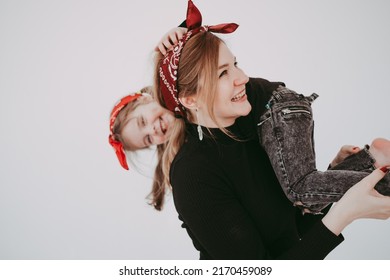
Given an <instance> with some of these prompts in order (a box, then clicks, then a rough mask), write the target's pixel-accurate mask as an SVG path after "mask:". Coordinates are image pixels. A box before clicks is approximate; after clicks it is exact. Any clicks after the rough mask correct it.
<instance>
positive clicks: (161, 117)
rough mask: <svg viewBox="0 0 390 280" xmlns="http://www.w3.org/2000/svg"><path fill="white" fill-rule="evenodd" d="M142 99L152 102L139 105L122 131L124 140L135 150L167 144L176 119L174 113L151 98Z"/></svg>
mask: <svg viewBox="0 0 390 280" xmlns="http://www.w3.org/2000/svg"><path fill="white" fill-rule="evenodd" d="M140 98H147V99H149V98H150V102H148V103H144V104H140V105H138V107H137V108H136V109H135V110H134V111H133V112H132V113H131V114H129V116H128V119H129V121H128V123H127V124H126V125H125V127H124V128H123V130H122V138H123V140H124V141H125V142H126V143H129V144H130V146H131V147H133V148H134V149H142V148H146V147H149V146H151V145H158V144H162V143H164V142H166V141H167V140H168V139H169V136H170V134H171V127H172V123H173V121H174V119H175V117H174V116H173V113H172V112H170V111H168V110H167V109H165V108H163V107H161V106H160V105H159V104H158V103H157V102H156V101H154V100H152V98H151V97H150V96H143V97H140Z"/></svg>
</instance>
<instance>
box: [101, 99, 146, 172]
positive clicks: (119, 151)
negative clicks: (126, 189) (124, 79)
mask: <svg viewBox="0 0 390 280" xmlns="http://www.w3.org/2000/svg"><path fill="white" fill-rule="evenodd" d="M141 96H142V94H141V93H135V94H131V95H128V96H125V97H123V98H122V99H121V100H119V102H118V103H117V104H116V105H115V106H114V108H113V109H112V111H111V115H110V135H109V136H108V142H109V143H110V145H111V146H112V147H113V148H114V150H115V153H116V156H117V157H118V160H119V163H120V164H121V165H122V167H123V168H124V169H126V170H129V166H128V165H127V160H126V154H125V150H124V149H123V144H122V142H120V141H117V140H115V136H114V124H115V120H116V118H117V117H118V114H119V113H120V111H121V110H122V109H123V108H124V107H125V106H126V105H127V104H129V103H130V102H133V101H134V100H136V99H138V98H139V97H141Z"/></svg>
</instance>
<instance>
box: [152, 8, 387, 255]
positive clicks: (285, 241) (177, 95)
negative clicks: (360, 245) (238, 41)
mask: <svg viewBox="0 0 390 280" xmlns="http://www.w3.org/2000/svg"><path fill="white" fill-rule="evenodd" d="M194 10H195V8H194V6H193V5H192V2H191V1H189V10H188V11H189V13H188V14H189V15H190V17H187V25H188V28H189V32H188V33H187V34H186V35H185V36H184V37H183V40H181V41H180V42H179V44H178V46H177V47H175V48H174V50H173V51H172V52H168V53H167V55H166V56H165V57H161V58H160V59H158V60H157V63H156V71H155V75H156V81H155V86H156V92H155V93H156V94H157V98H158V100H159V102H160V103H161V104H162V105H163V106H165V107H167V108H168V109H170V110H171V111H172V112H174V113H175V114H176V115H179V116H180V117H181V118H177V119H176V120H175V122H174V124H173V130H172V134H171V137H170V140H169V141H168V143H167V147H166V149H165V151H164V154H163V158H162V170H163V173H164V177H165V183H166V184H167V185H168V184H171V185H172V190H173V197H174V203H175V206H176V209H177V211H178V213H179V218H180V219H181V220H182V221H183V227H185V228H186V229H187V232H188V234H189V236H190V237H191V238H192V240H193V244H194V246H195V247H196V248H197V249H198V250H199V251H200V258H201V259H241V258H242V259H267V258H272V259H276V258H283V259H290V258H293V259H321V258H324V257H325V256H326V255H327V254H328V253H329V252H330V251H331V250H332V249H333V248H334V247H336V246H337V245H338V244H339V243H340V242H341V241H342V239H343V238H342V236H341V235H340V233H341V231H342V230H343V229H344V228H345V227H346V226H347V225H348V224H349V223H350V222H352V221H353V220H355V219H358V218H363V217H371V218H388V217H389V216H390V198H388V197H384V196H381V195H379V194H378V193H377V192H376V191H374V190H372V188H373V186H374V185H375V183H376V182H377V181H378V180H379V179H380V178H382V177H383V176H384V174H385V172H387V168H380V169H377V170H375V171H374V172H372V173H371V175H369V176H367V177H365V178H364V179H363V180H362V181H360V182H359V183H357V184H355V186H354V187H353V188H352V189H351V190H349V191H347V193H346V194H345V195H344V196H343V198H342V199H340V201H339V202H338V203H337V204H336V206H335V207H334V208H332V209H331V210H330V211H329V213H328V214H326V215H325V216H323V217H322V216H320V215H304V216H302V215H298V213H297V208H296V207H293V206H292V205H291V203H290V202H289V201H288V200H287V199H286V196H285V195H284V194H283V192H282V190H281V188H280V185H279V182H278V179H277V178H276V176H275V173H274V171H273V167H272V165H271V163H270V162H269V159H268V156H267V154H266V153H265V152H264V150H263V149H262V148H261V147H260V145H259V144H258V137H257V134H256V133H254V132H255V131H256V123H258V120H259V118H260V116H261V115H264V113H266V112H265V111H266V105H267V104H268V101H269V100H270V98H271V96H272V94H273V93H275V92H278V91H280V90H281V89H280V86H281V85H282V84H281V83H272V82H269V81H267V80H264V79H248V77H247V76H246V75H245V74H244V73H243V71H242V70H241V69H239V68H238V67H237V64H236V61H235V57H234V56H233V55H232V53H231V52H230V50H229V49H228V48H227V47H226V45H225V44H224V43H223V42H222V41H221V40H220V39H219V38H218V37H216V36H215V35H213V34H212V33H210V32H209V31H210V30H211V31H224V32H225V31H228V32H231V31H234V29H233V30H232V29H231V27H232V25H231V24H230V25H218V26H214V27H204V26H200V22H199V20H197V21H195V22H193V21H192V20H191V18H196V19H199V16H194V17H193V15H191V11H194ZM188 14H187V15H188ZM172 74H173V75H172ZM268 107H270V106H268ZM366 160H367V159H366ZM368 161H369V162H370V164H371V163H372V159H370V158H368ZM344 172H346V171H344ZM366 175H367V174H364V175H363V176H362V177H364V176H366ZM345 176H346V175H345ZM374 178H376V179H374ZM335 181H337V180H335ZM342 187H344V186H342ZM350 187H351V186H350V185H349V186H347V187H344V192H345V191H346V190H347V189H348V188H350ZM340 196H341V195H340ZM355 203H356V204H355ZM327 210H328V209H325V211H324V212H325V213H326V212H327Z"/></svg>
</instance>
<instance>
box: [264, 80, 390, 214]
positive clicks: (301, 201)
mask: <svg viewBox="0 0 390 280" xmlns="http://www.w3.org/2000/svg"><path fill="white" fill-rule="evenodd" d="M317 97H318V95H317V94H315V93H313V94H312V95H311V96H303V95H301V94H298V93H296V92H294V91H292V90H289V89H287V88H285V87H282V86H280V87H279V88H278V89H277V90H275V91H274V92H273V94H272V97H271V99H270V100H269V102H268V103H267V105H266V108H267V110H266V112H265V113H264V114H263V115H262V116H261V117H260V122H259V124H258V135H259V140H260V144H261V146H262V147H263V148H264V149H265V151H266V152H267V154H268V157H269V158H270V161H271V164H272V166H273V168H274V171H275V174H276V176H277V178H278V180H279V183H280V184H281V186H282V188H283V191H284V193H285V194H286V195H287V197H288V199H289V200H291V202H293V203H294V205H296V206H298V207H300V208H301V209H302V211H303V212H311V213H316V214H319V213H321V210H322V209H323V208H325V207H326V206H327V205H329V204H330V203H333V202H336V201H338V200H339V199H340V198H341V197H342V196H343V194H344V193H345V192H346V191H347V190H348V189H349V188H351V187H352V186H353V185H354V184H356V183H357V182H359V181H360V180H362V179H363V178H364V177H366V176H367V175H368V174H369V173H370V172H372V170H374V169H375V167H374V165H373V163H374V162H375V160H374V159H373V158H372V156H371V155H370V153H369V151H368V146H367V145H366V147H365V148H364V149H362V150H361V151H360V152H358V153H357V154H354V155H351V156H349V157H347V158H346V159H345V160H344V161H343V162H342V163H340V164H338V165H337V166H335V167H333V168H331V169H329V170H327V171H318V170H317V169H316V160H315V150H314V138H313V132H314V121H313V114H312V108H311V103H312V102H313V101H314V100H315V99H316V98H317ZM389 182H390V177H389V174H387V175H386V176H385V178H383V179H382V180H381V181H380V182H379V183H378V184H377V185H376V186H375V189H376V190H377V191H378V192H380V193H382V194H384V195H390V184H389Z"/></svg>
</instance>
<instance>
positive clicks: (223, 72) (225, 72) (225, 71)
mask: <svg viewBox="0 0 390 280" xmlns="http://www.w3.org/2000/svg"><path fill="white" fill-rule="evenodd" d="M226 74H227V70H223V71H222V72H221V74H219V77H220V78H221V77H222V76H224V75H226Z"/></svg>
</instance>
